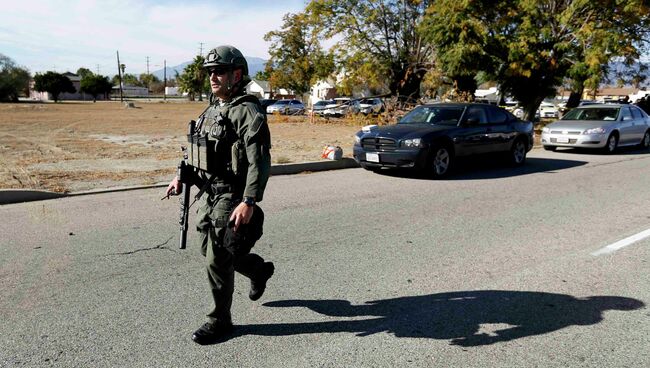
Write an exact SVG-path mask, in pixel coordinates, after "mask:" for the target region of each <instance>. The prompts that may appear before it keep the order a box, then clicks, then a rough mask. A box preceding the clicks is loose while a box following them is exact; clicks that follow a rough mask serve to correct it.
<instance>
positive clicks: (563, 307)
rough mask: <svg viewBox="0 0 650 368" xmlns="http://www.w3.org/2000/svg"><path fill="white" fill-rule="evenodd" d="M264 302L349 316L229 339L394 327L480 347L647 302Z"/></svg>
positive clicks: (528, 297) (448, 296) (497, 295)
mask: <svg viewBox="0 0 650 368" xmlns="http://www.w3.org/2000/svg"><path fill="white" fill-rule="evenodd" d="M264 306H267V307H276V308H289V307H303V308H309V309H310V310H312V311H314V312H317V313H320V314H323V315H326V316H330V317H340V318H346V319H338V320H334V321H327V322H296V323H277V324H258V325H241V326H236V329H235V332H234V335H232V336H230V337H229V338H233V337H237V336H244V335H262V336H289V335H300V334H315V333H336V332H350V333H355V334H356V335H357V336H368V335H372V334H375V333H379V332H388V333H392V334H394V335H395V336H396V337H411V338H430V339H440V340H450V342H451V344H452V345H459V346H480V345H489V344H494V343H497V342H502V341H510V340H514V339H519V338H522V337H526V336H534V335H542V334H546V333H550V332H553V331H557V330H560V329H562V328H565V327H569V326H588V325H594V324H597V323H599V322H600V321H602V320H603V312H605V311H607V310H622V311H630V310H635V309H639V308H642V307H644V306H645V304H644V303H643V302H642V301H639V300H636V299H632V298H624V297H616V296H591V297H587V298H575V297H573V296H570V295H563V294H552V293H544V292H527V291H503V290H484V291H461V292H450V293H440V294H431V295H419V296H407V297H400V298H394V299H384V300H375V301H371V302H367V303H365V304H360V305H352V304H351V303H350V302H348V301H346V300H280V301H273V302H268V303H265V304H264ZM348 317H356V318H355V319H348ZM359 317H369V318H366V319H359Z"/></svg>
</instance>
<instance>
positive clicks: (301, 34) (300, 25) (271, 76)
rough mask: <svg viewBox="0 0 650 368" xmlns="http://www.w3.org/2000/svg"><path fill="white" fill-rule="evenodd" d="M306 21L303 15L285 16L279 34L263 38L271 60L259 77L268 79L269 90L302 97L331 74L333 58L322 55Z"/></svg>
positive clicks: (318, 43)
mask: <svg viewBox="0 0 650 368" xmlns="http://www.w3.org/2000/svg"><path fill="white" fill-rule="evenodd" d="M308 20H309V19H308V18H307V15H306V14H304V13H298V14H286V15H285V16H284V24H283V26H282V30H279V31H272V32H269V33H267V34H266V35H265V36H264V40H266V41H271V47H270V49H269V54H270V55H271V58H270V59H269V61H268V62H267V64H266V68H265V70H264V72H260V73H261V76H262V77H265V76H268V79H266V80H268V81H269V82H270V84H271V85H272V86H279V87H283V88H287V89H291V90H293V91H295V92H296V93H297V94H304V93H306V92H309V89H310V88H311V86H312V85H313V84H314V83H315V82H316V81H317V80H318V79H322V78H326V77H328V76H329V75H330V74H331V73H332V72H333V71H334V60H333V59H332V56H331V55H326V54H325V53H324V52H323V50H322V48H321V45H320V42H319V41H318V37H317V36H318V35H317V33H316V32H313V29H312V28H313V27H312V26H311V25H310V24H309V22H308ZM260 73H258V74H260Z"/></svg>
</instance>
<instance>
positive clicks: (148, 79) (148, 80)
mask: <svg viewBox="0 0 650 368" xmlns="http://www.w3.org/2000/svg"><path fill="white" fill-rule="evenodd" d="M146 59H147V93H149V89H150V88H149V87H150V86H149V83H150V82H151V78H150V76H149V56H147V58H146ZM140 78H142V76H140Z"/></svg>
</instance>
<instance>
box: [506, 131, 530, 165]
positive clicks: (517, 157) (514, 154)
mask: <svg viewBox="0 0 650 368" xmlns="http://www.w3.org/2000/svg"><path fill="white" fill-rule="evenodd" d="M526 152H528V150H527V149H526V142H524V140H523V139H521V138H519V139H517V140H516V141H515V143H513V144H512V148H511V149H510V162H511V163H512V164H513V165H515V166H520V165H523V164H524V163H525V162H526Z"/></svg>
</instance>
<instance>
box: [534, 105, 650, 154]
mask: <svg viewBox="0 0 650 368" xmlns="http://www.w3.org/2000/svg"><path fill="white" fill-rule="evenodd" d="M542 145H543V146H544V149H546V150H549V151H555V149H556V148H557V147H573V148H600V149H603V150H605V152H607V153H612V152H614V151H616V149H617V148H618V147H623V146H633V145H640V146H641V147H643V148H648V147H649V146H650V116H648V114H646V113H645V112H644V111H643V110H641V109H639V108H638V107H636V106H634V105H622V104H599V105H587V106H580V107H576V108H575V109H573V110H571V111H569V112H568V113H566V114H565V115H564V116H563V117H562V119H561V120H558V121H556V122H553V123H551V124H548V125H546V126H545V127H544V128H543V129H542Z"/></svg>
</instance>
